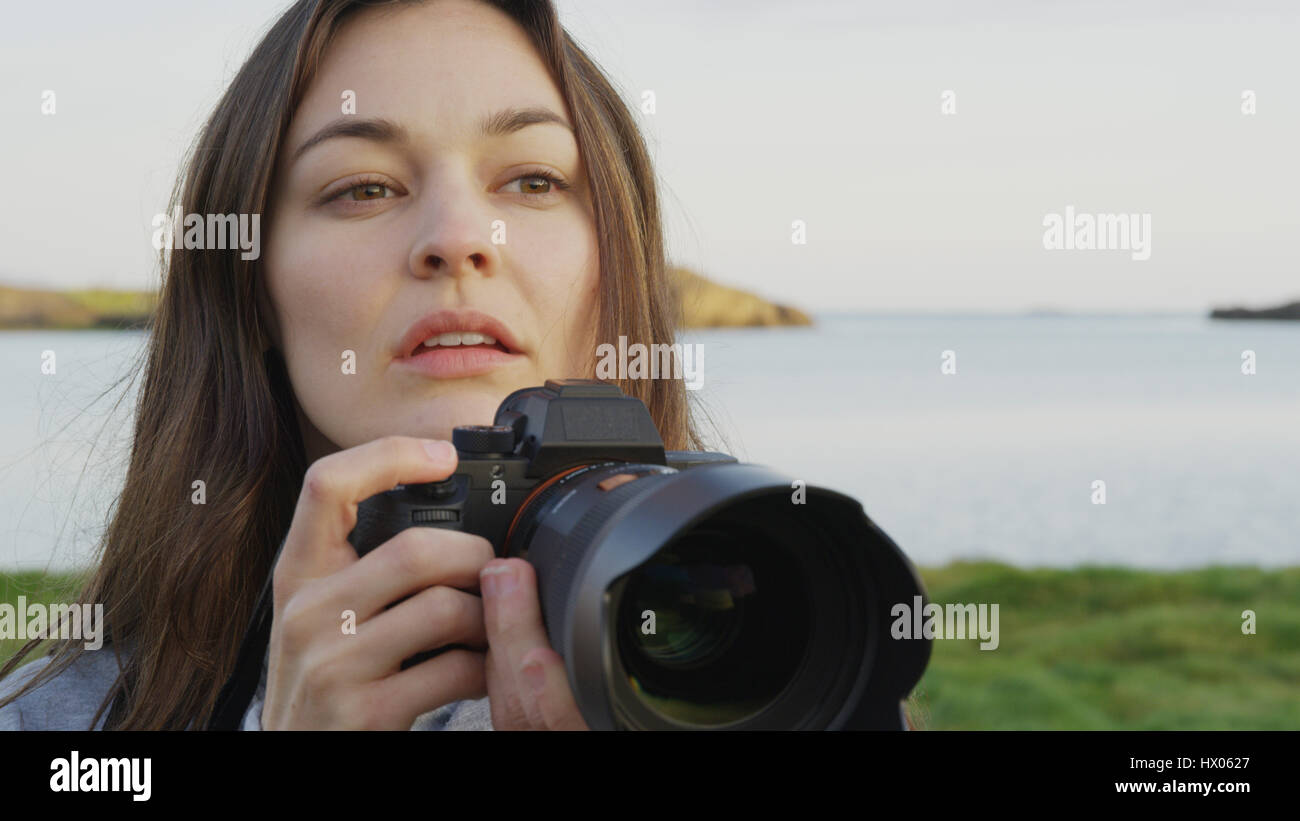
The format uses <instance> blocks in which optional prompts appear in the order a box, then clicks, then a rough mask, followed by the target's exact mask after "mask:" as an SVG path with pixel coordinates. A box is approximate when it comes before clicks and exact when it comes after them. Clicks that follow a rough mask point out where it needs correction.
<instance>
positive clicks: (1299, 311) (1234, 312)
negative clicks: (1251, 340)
mask: <svg viewBox="0 0 1300 821" xmlns="http://www.w3.org/2000/svg"><path fill="white" fill-rule="evenodd" d="M1210 318H1211V319H1300V302H1292V303H1290V304H1287V305H1281V306H1278V307H1276V308H1259V309H1252V308H1215V309H1214V310H1213V311H1210Z"/></svg>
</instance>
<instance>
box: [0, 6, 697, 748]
mask: <svg viewBox="0 0 1300 821" xmlns="http://www.w3.org/2000/svg"><path fill="white" fill-rule="evenodd" d="M174 201H175V204H179V206H180V208H181V210H182V213H184V214H245V215H253V214H258V215H263V220H262V222H263V224H264V225H265V226H266V227H265V230H264V232H263V234H264V237H265V246H266V247H265V253H264V254H261V255H260V256H257V255H246V254H245V255H241V253H240V251H238V250H232V251H225V250H174V251H170V252H168V251H164V260H163V264H164V268H163V270H164V271H165V276H164V280H163V285H162V291H161V299H160V303H159V307H158V310H157V313H156V315H155V317H154V325H153V332H152V334H151V337H150V340H149V347H148V352H147V362H146V363H145V366H144V375H145V379H144V382H143V384H142V388H141V392H140V397H139V406H138V410H137V418H136V427H135V434H134V442H133V447H132V453H131V460H130V465H129V469H128V474H127V480H126V485H125V487H124V489H123V491H122V495H121V498H120V499H119V503H118V505H117V508H116V512H115V516H114V518H113V520H112V522H111V524H110V526H109V528H108V531H107V533H106V535H105V539H104V543H103V552H102V557H101V561H100V563H99V565H98V568H97V570H96V572H95V574H94V576H93V577H92V579H91V581H90V583H89V584H88V586H87V588H86V589H85V591H84V592H83V595H82V598H81V600H82V601H84V602H98V603H102V604H103V605H104V614H105V623H106V627H107V632H108V636H109V640H108V642H107V643H106V645H105V647H104V649H103V650H101V651H98V652H94V653H92V652H88V651H85V650H84V649H83V648H82V646H81V643H80V642H77V641H68V642H65V643H63V644H62V645H61V646H57V647H56V649H55V651H54V652H53V653H52V655H51V657H50V658H47V659H39V660H37V661H35V662H33V663H32V664H31V665H29V666H27V667H24V668H23V669H22V671H21V672H20V673H19V674H16V675H14V676H11V677H9V678H8V679H7V680H6V681H4V683H3V685H0V727H10V728H17V727H23V728H28V729H40V728H75V729H85V728H89V727H108V728H121V729H183V728H188V727H202V726H205V724H206V722H207V720H208V718H209V717H210V716H211V714H212V712H213V709H214V705H215V703H216V700H217V696H218V693H219V691H220V689H221V686H222V684H223V682H224V681H225V680H226V678H227V676H229V675H230V673H231V671H232V669H233V667H234V665H235V660H236V655H237V651H238V649H239V642H240V639H241V633H242V627H243V625H245V624H247V623H248V621H249V619H250V616H251V614H252V611H253V608H254V604H255V601H256V598H257V594H258V591H259V589H260V588H261V587H262V585H263V582H264V580H265V579H266V578H267V576H268V574H271V575H272V578H273V591H274V608H273V619H272V626H271V636H270V644H269V648H268V652H267V665H266V667H265V669H264V671H263V673H264V685H263V688H262V689H261V690H260V691H259V697H258V698H256V699H255V700H254V702H253V705H252V706H251V707H250V708H249V711H248V714H247V715H246V716H245V721H244V726H245V728H300V727H321V728H324V727H346V728H387V729H396V728H402V729H405V728H407V727H411V726H413V725H415V726H430V727H444V726H449V727H487V726H489V720H490V725H491V726H494V727H496V728H498V729H502V728H524V727H535V728H551V729H566V728H583V727H585V725H584V724H583V721H582V717H581V715H580V714H579V713H578V711H577V709H576V707H575V706H574V703H573V697H572V694H571V693H570V691H569V687H568V682H567V678H566V675H565V672H564V668H563V665H562V663H561V661H560V659H559V657H558V655H557V654H556V653H555V652H554V651H553V650H551V648H550V647H549V646H548V645H547V640H546V634H545V632H544V630H543V629H542V625H541V618H540V612H539V608H538V604H537V589H536V579H535V576H534V575H533V573H532V570H531V567H530V566H529V565H528V564H527V562H524V561H521V560H518V559H511V560H499V559H493V558H492V551H491V547H490V545H488V543H487V542H486V541H485V540H483V539H481V538H479V537H476V536H471V535H468V534H463V533H456V532H451V531H444V530H436V529H427V528H414V529H410V530H407V531H405V532H404V533H403V534H402V535H400V536H398V537H396V538H394V539H392V540H390V541H389V542H388V543H386V544H384V545H383V546H381V547H380V548H378V549H376V550H375V551H373V552H371V553H369V554H367V555H366V557H365V558H363V559H360V560H358V559H357V557H356V553H355V552H354V551H353V550H352V548H351V547H350V546H349V545H348V543H347V542H346V540H345V536H346V534H347V533H348V531H349V530H350V528H351V524H352V522H353V521H354V517H355V511H356V507H355V506H356V503H357V502H359V501H360V500H362V499H364V498H365V497H367V496H369V495H372V494H374V493H377V492H380V491H382V490H386V489H388V488H390V487H392V486H393V485H394V484H397V483H399V482H418V481H432V480H435V479H439V478H443V477H446V476H448V475H450V474H451V473H452V472H453V471H454V469H455V464H456V460H455V453H454V450H453V449H451V448H450V447H449V446H448V445H447V444H446V442H445V440H447V439H449V438H450V431H451V428H452V427H453V426H455V425H458V424H472V423H484V422H490V421H491V419H492V416H493V412H494V411H495V409H496V407H497V405H498V403H499V402H500V401H501V399H503V398H504V397H505V396H506V395H507V394H508V393H510V392H511V391H513V390H515V389H517V388H520V387H525V386H529V385H537V384H541V383H542V382H543V381H545V379H546V378H548V377H556V376H591V375H594V363H595V353H594V352H595V350H596V346H597V345H598V344H599V342H600V341H604V340H616V339H617V338H618V337H619V336H620V335H623V336H626V337H628V338H629V339H632V340H640V341H644V342H669V343H670V342H672V341H673V339H672V337H673V332H674V328H675V326H676V320H677V307H676V302H675V297H674V295H673V291H672V289H671V287H670V283H669V281H668V279H667V276H666V272H665V263H664V254H663V240H662V234H661V227H660V217H659V208H658V202H657V198H656V193H655V180H654V176H653V172H652V170H651V167H650V163H649V159H648V156H647V152H646V149H645V145H644V142H643V140H642V138H641V137H640V135H639V133H638V131H637V128H636V124H635V122H634V120H633V118H632V116H631V115H630V114H629V112H628V110H627V108H626V106H625V105H624V103H623V102H622V100H621V99H620V97H619V95H618V93H617V92H616V91H615V90H614V89H613V88H612V87H611V85H610V83H609V82H608V80H607V79H606V78H605V77H604V76H603V75H602V73H601V72H600V70H599V69H598V68H597V67H596V66H595V64H594V63H593V62H592V61H591V60H590V58H589V57H587V55H586V54H584V53H583V52H582V50H581V49H579V48H578V47H577V46H576V45H575V44H574V42H573V41H572V40H571V39H570V38H569V37H568V36H567V34H566V33H565V32H564V31H563V29H562V28H561V27H560V26H559V23H558V21H557V18H556V15H555V12H554V10H553V8H552V7H551V6H550V4H549V2H547V0H499V1H498V2H494V3H486V2H477V0H432V1H431V2H427V3H415V4H410V3H390V4H380V5H378V6H376V5H374V4H370V3H367V4H364V5H363V4H361V3H357V2H354V1H353V0H302V1H301V2H298V3H297V4H295V5H294V6H293V7H292V8H290V9H289V10H288V11H286V12H285V13H284V15H283V16H282V17H281V18H280V19H279V20H277V21H276V23H275V24H274V26H273V27H272V28H271V30H270V31H269V32H268V34H267V35H266V36H265V38H264V39H263V40H262V41H261V43H260V44H259V45H258V46H257V48H256V49H255V50H254V52H253V54H252V55H251V56H250V57H249V59H248V61H247V62H246V63H245V64H244V66H243V67H242V68H241V70H240V71H239V73H238V75H237V76H236V77H235V79H234V81H233V82H232V84H231V86H230V88H229V89H228V90H227V92H226V94H225V96H224V97H223V98H222V99H221V101H220V102H219V104H218V105H217V108H216V110H215V112H214V113H213V115H212V117H211V118H210V120H209V121H208V123H207V125H206V126H205V128H204V129H203V131H202V133H201V135H200V136H199V139H198V141H197V143H196V145H195V148H194V150H193V151H192V154H191V158H190V159H189V161H188V167H187V168H186V172H185V174H184V176H183V178H182V179H181V181H180V182H179V183H178V186H177V189H176V194H175V196H174ZM170 210H171V209H169V211H170ZM244 256H250V257H253V258H248V259H245V258H243V257H244ZM485 334H486V338H485V336H484V335H485ZM435 339H436V342H437V344H436V345H431V344H427V343H430V342H434V341H435ZM426 349H431V350H426ZM620 387H621V388H622V389H623V390H624V391H625V392H626V393H628V394H630V395H633V396H636V397H637V398H639V399H641V400H642V401H644V402H645V403H646V405H647V406H648V407H649V409H650V411H651V414H652V416H653V417H654V420H655V422H656V424H657V426H658V428H659V430H660V432H661V434H662V435H663V438H664V441H665V444H666V445H667V446H668V447H669V448H674V449H684V448H699V447H702V446H703V442H701V441H700V439H699V437H698V436H697V434H696V432H695V430H694V429H693V426H692V424H691V421H690V418H689V413H688V408H687V403H686V393H685V390H684V389H683V386H682V384H681V382H680V381H675V380H670V379H658V380H636V381H627V382H625V383H622V384H620ZM309 466H310V467H309ZM200 481H201V482H203V483H204V484H203V485H202V486H201V487H203V488H204V497H205V498H204V503H203V504H195V503H194V498H195V496H194V494H193V489H194V488H196V487H200V486H199V485H196V484H195V483H196V482H200ZM281 544H283V550H282V551H281V552H280V554H279V558H278V560H277V559H276V556H277V551H278V550H279V549H280V546H281ZM273 565H274V566H273ZM480 592H481V594H482V598H481V599H480V598H479V597H478V596H476V595H475V593H480ZM408 596H409V598H405V600H403V601H401V603H400V604H398V605H396V606H394V607H391V608H390V609H385V606H386V605H388V604H390V603H392V602H394V601H399V600H402V599H404V597H408ZM344 610H351V611H353V612H354V613H355V615H356V635H347V634H345V633H344V632H343V631H342V630H340V629H339V625H340V614H341V613H342V612H343V611H344ZM431 625H433V626H434V629H432V630H431V628H430V626H431ZM358 637H360V640H357V639H358ZM37 643H38V642H36V641H33V642H30V643H29V644H28V645H27V646H25V647H24V648H23V649H22V651H20V652H19V654H18V655H17V656H16V657H15V658H14V659H13V660H11V661H10V662H9V663H8V664H7V665H5V667H4V668H3V670H0V675H7V674H8V673H9V672H10V671H12V670H13V669H14V668H15V667H16V665H17V664H18V663H19V662H20V661H21V660H22V659H23V658H24V657H25V656H26V655H27V654H28V653H30V652H31V651H32V650H33V649H34V647H35V645H36V644H37ZM448 644H458V645H462V646H464V647H467V648H469V649H456V650H450V651H448V652H445V653H442V654H440V655H438V656H436V657H434V658H432V659H430V660H428V661H425V662H422V663H420V664H418V665H415V666H413V667H411V668H409V669H407V670H400V662H401V660H402V659H404V658H407V657H409V656H411V655H412V654H413V653H414V652H417V651H420V650H425V649H432V648H434V647H439V646H443V645H448ZM485 697H486V701H485V700H484V698H485ZM110 708H111V709H110Z"/></svg>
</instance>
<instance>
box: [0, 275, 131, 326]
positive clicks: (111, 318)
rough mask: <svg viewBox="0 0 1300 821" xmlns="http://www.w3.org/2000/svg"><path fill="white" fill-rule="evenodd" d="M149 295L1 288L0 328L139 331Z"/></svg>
mask: <svg viewBox="0 0 1300 821" xmlns="http://www.w3.org/2000/svg"><path fill="white" fill-rule="evenodd" d="M156 300H157V295H156V294H154V293H153V292H151V291H108V290H102V289H95V290H82V291H41V290H36V289H27V288H10V287H8V286H4V285H0V328H5V329H15V330H16V329H22V328H51V329H76V328H141V327H144V326H145V324H146V323H147V321H148V318H149V313H150V311H152V310H153V306H154V302H155V301H156Z"/></svg>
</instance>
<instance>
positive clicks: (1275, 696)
mask: <svg viewBox="0 0 1300 821" xmlns="http://www.w3.org/2000/svg"><path fill="white" fill-rule="evenodd" d="M921 575H922V578H923V579H924V580H925V583H926V588H927V591H928V593H929V595H930V600H931V601H934V602H936V603H939V604H947V603H981V602H983V603H988V604H992V603H997V604H998V605H999V608H998V610H999V624H998V628H999V630H998V633H999V638H1000V643H999V646H998V648H997V649H996V650H980V649H979V641H978V640H974V641H972V640H965V641H963V640H946V639H945V640H942V641H935V642H933V645H932V647H933V654H932V656H931V660H930V666H929V667H928V668H927V670H926V673H925V676H924V677H923V678H922V680H921V684H920V685H919V686H918V688H917V701H918V702H919V704H920V706H921V708H922V715H923V716H924V717H925V719H924V726H926V727H928V728H930V729H954V730H969V729H1006V730H1022V729H1026V730H1027V729H1059V730H1114V729H1126V730H1185V729H1214V730H1218V729H1282V728H1286V729H1292V730H1294V729H1300V567H1296V568H1287V569H1284V570H1275V571H1262V570H1257V569H1254V568H1245V567H1212V568H1205V569H1200V570H1192V571H1186V572H1178V573H1157V572H1144V571H1135V570H1126V569H1119V568H1081V569H1074V570H1043V569H1035V570H1022V569H1018V568H1014V567H1008V566H1006V565H1002V564H995V563H984V562H981V563H956V564H952V565H949V566H947V567H942V568H930V569H922V571H921ZM1247 609H1250V610H1253V611H1255V614H1256V625H1255V628H1256V634H1255V635H1243V634H1242V632H1241V626H1242V618H1241V612H1242V611H1243V610H1247Z"/></svg>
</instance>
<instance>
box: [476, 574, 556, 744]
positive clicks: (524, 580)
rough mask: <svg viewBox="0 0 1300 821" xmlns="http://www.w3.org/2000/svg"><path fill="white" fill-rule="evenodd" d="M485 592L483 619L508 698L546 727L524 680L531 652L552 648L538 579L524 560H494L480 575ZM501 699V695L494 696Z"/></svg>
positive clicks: (530, 718) (531, 722)
mask: <svg viewBox="0 0 1300 821" xmlns="http://www.w3.org/2000/svg"><path fill="white" fill-rule="evenodd" d="M479 587H480V589H481V590H482V593H483V618H484V622H485V624H486V626H487V639H488V646H489V647H490V648H491V649H490V651H489V652H491V653H492V654H493V656H494V659H495V660H496V661H498V662H499V663H500V665H501V667H502V668H503V669H502V682H503V683H504V684H505V686H506V687H508V691H507V692H506V693H505V694H504V695H505V697H506V698H517V699H518V700H519V703H520V704H521V705H522V706H523V709H524V712H525V714H526V715H527V718H528V723H529V724H531V725H532V726H534V727H537V728H541V727H543V726H544V723H543V716H542V714H541V712H540V711H539V710H538V708H537V704H536V703H535V701H534V699H533V697H532V693H531V691H530V690H529V688H528V686H527V684H526V683H525V681H524V679H523V671H522V668H523V659H524V655H525V654H526V653H528V652H529V651H530V650H537V649H542V648H544V649H550V646H551V644H550V640H549V639H548V638H547V636H546V630H545V629H544V628H543V627H542V610H541V605H540V604H539V602H538V600H537V576H536V573H535V572H534V571H533V567H532V565H531V564H529V563H528V562H526V561H524V560H522V559H502V560H499V561H492V562H489V563H488V564H487V566H486V567H484V568H483V572H482V573H480V574H479ZM494 695H496V697H498V698H499V697H501V696H502V695H503V694H502V693H496V694H494Z"/></svg>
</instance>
